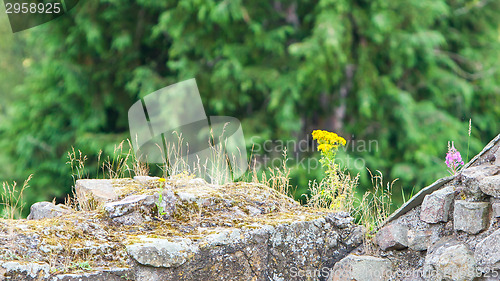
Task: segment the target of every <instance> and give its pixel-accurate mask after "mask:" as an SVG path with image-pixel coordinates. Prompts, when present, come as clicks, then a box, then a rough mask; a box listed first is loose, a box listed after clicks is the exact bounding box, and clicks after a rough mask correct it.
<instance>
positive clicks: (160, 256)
mask: <svg viewBox="0 0 500 281" xmlns="http://www.w3.org/2000/svg"><path fill="white" fill-rule="evenodd" d="M142 240H143V241H144V243H135V244H132V245H128V246H127V252H128V253H129V255H130V256H132V257H133V258H134V259H135V260H136V261H137V262H138V263H140V264H142V265H147V266H154V267H167V268H168V267H177V266H180V265H182V264H184V263H185V262H186V261H187V260H188V259H189V258H191V257H192V256H193V255H194V254H196V253H197V252H198V251H199V249H198V246H197V245H195V244H193V242H192V241H191V240H190V239H184V238H178V239H176V240H173V241H170V240H167V239H155V238H143V239H142Z"/></svg>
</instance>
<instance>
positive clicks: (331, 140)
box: [312, 130, 347, 151]
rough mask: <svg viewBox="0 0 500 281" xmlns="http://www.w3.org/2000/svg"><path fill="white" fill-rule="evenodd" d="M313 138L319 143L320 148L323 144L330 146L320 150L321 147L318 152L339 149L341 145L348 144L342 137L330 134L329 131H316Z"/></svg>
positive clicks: (324, 146) (322, 147)
mask: <svg viewBox="0 0 500 281" xmlns="http://www.w3.org/2000/svg"><path fill="white" fill-rule="evenodd" d="M312 136H313V139H315V140H317V141H318V143H319V144H320V146H321V145H323V144H329V145H330V146H326V145H323V146H321V148H320V146H318V150H322V151H325V150H329V149H331V148H337V147H338V145H339V144H340V145H345V144H346V143H347V142H346V140H345V139H344V138H343V137H341V136H339V135H337V134H335V133H332V132H328V131H323V130H314V131H313V132H312Z"/></svg>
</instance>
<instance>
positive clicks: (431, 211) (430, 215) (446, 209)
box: [420, 187, 455, 223]
mask: <svg viewBox="0 0 500 281" xmlns="http://www.w3.org/2000/svg"><path fill="white" fill-rule="evenodd" d="M454 194H455V191H454V190H453V187H446V188H443V189H440V190H436V191H434V192H433V193H431V194H429V195H426V196H425V198H424V201H423V202H422V209H421V211H420V219H421V220H423V221H425V222H427V223H438V222H447V221H448V217H449V213H450V209H451V204H452V202H453V197H454Z"/></svg>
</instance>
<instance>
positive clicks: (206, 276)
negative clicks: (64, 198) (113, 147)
mask: <svg viewBox="0 0 500 281" xmlns="http://www.w3.org/2000/svg"><path fill="white" fill-rule="evenodd" d="M76 192H77V194H78V198H79V199H80V202H79V203H80V206H81V207H82V208H84V209H86V210H81V211H75V210H74V209H73V208H68V207H66V206H62V205H57V206H56V205H54V204H52V203H49V202H41V203H37V204H34V205H33V206H32V207H31V213H30V216H29V219H28V220H18V221H1V222H0V223H1V224H2V226H3V227H2V229H3V231H2V233H1V235H2V238H1V239H2V240H0V241H1V243H0V260H2V262H1V266H0V270H1V271H2V272H1V274H2V276H3V278H4V280H144V281H145V280H148V281H149V280H245V281H246V280H325V279H326V276H323V275H324V273H325V272H328V271H330V270H331V269H332V268H333V266H334V264H335V263H336V262H337V261H339V260H340V259H342V258H343V257H345V256H347V255H348V254H349V253H350V252H351V251H352V250H353V249H355V248H356V247H358V246H359V245H360V244H361V243H362V238H363V231H362V229H361V228H360V227H359V226H356V225H354V224H353V223H352V218H351V217H349V216H348V214H346V213H333V212H329V211H324V210H316V209H310V208H305V207H302V206H300V205H299V204H298V203H297V202H295V201H293V200H292V199H290V198H288V197H286V196H283V195H281V194H279V193H278V192H276V191H275V190H272V189H270V188H268V187H266V186H263V185H259V184H250V183H234V184H228V185H225V186H215V185H210V184H207V183H206V182H204V181H203V180H201V179H191V178H185V177H184V178H183V177H177V178H171V179H168V180H167V181H166V182H160V181H159V180H158V178H149V177H136V178H135V179H120V180H79V181H77V184H76Z"/></svg>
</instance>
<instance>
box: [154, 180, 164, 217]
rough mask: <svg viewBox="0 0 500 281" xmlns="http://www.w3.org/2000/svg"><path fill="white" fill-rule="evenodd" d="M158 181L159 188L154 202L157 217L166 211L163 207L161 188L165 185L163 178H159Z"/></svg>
mask: <svg viewBox="0 0 500 281" xmlns="http://www.w3.org/2000/svg"><path fill="white" fill-rule="evenodd" d="M158 181H159V182H160V183H161V186H160V190H159V191H158V201H156V202H155V204H156V208H157V209H158V217H161V216H164V215H166V214H167V213H166V212H165V208H164V207H163V204H162V203H163V189H164V188H165V185H166V180H165V178H159V179H158Z"/></svg>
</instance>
